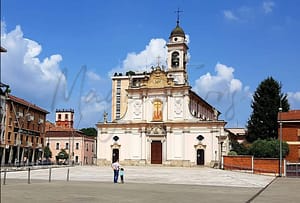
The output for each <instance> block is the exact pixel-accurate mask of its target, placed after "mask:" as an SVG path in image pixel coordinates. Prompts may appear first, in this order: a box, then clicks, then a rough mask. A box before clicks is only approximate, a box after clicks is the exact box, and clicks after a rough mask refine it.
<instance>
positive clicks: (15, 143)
mask: <svg viewBox="0 0 300 203" xmlns="http://www.w3.org/2000/svg"><path fill="white" fill-rule="evenodd" d="M21 143H22V142H21V140H15V142H14V145H20V144H21Z"/></svg>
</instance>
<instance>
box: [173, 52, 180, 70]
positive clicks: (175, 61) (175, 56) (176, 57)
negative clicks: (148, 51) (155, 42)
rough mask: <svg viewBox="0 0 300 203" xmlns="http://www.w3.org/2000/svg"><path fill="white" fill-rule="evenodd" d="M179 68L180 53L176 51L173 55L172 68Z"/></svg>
mask: <svg viewBox="0 0 300 203" xmlns="http://www.w3.org/2000/svg"><path fill="white" fill-rule="evenodd" d="M178 66H179V53H178V52H177V51H174V52H173V53H172V67H178Z"/></svg>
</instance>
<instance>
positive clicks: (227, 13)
mask: <svg viewBox="0 0 300 203" xmlns="http://www.w3.org/2000/svg"><path fill="white" fill-rule="evenodd" d="M223 14H224V17H225V18H226V19H227V20H238V17H237V16H236V15H235V14H234V13H233V12H232V11H231V10H225V11H223Z"/></svg>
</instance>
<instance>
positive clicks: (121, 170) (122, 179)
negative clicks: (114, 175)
mask: <svg viewBox="0 0 300 203" xmlns="http://www.w3.org/2000/svg"><path fill="white" fill-rule="evenodd" d="M120 178H121V183H124V168H121V169H120Z"/></svg>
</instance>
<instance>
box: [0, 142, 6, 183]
mask: <svg viewBox="0 0 300 203" xmlns="http://www.w3.org/2000/svg"><path fill="white" fill-rule="evenodd" d="M2 149H3V151H2V160H0V161H1V164H2V165H4V164H5V151H6V149H5V147H3V148H2ZM0 184H1V183H0Z"/></svg>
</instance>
